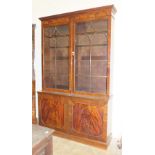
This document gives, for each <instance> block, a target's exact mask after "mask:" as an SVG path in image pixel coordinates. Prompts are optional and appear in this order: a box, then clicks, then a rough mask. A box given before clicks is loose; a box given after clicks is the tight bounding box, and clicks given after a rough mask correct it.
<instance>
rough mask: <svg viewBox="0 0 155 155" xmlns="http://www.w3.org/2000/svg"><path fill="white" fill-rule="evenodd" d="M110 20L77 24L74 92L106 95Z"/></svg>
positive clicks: (79, 22)
mask: <svg viewBox="0 0 155 155" xmlns="http://www.w3.org/2000/svg"><path fill="white" fill-rule="evenodd" d="M107 67H108V19H98V20H90V21H82V22H81V21H78V22H76V24H75V57H74V91H75V92H78V93H86V92H87V93H90V94H106V92H107V76H108V75H107Z"/></svg>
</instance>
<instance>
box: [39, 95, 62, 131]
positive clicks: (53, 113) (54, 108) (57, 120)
mask: <svg viewBox="0 0 155 155" xmlns="http://www.w3.org/2000/svg"><path fill="white" fill-rule="evenodd" d="M39 123H40V124H41V125H44V126H47V127H51V128H58V129H62V128H63V127H64V103H63V102H62V99H61V97H60V96H49V95H39Z"/></svg>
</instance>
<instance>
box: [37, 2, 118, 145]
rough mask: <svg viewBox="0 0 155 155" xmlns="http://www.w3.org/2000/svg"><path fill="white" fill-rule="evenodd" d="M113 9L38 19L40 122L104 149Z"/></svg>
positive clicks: (107, 128) (107, 137)
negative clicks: (39, 43) (40, 68)
mask: <svg viewBox="0 0 155 155" xmlns="http://www.w3.org/2000/svg"><path fill="white" fill-rule="evenodd" d="M115 12H116V9H115V8H114V6H113V5H110V6H104V7H99V8H93V9H88V10H82V11H76V12H71V13H65V14H60V15H54V16H49V17H43V18H40V20H41V23H42V91H40V92H38V102H39V106H38V107H39V124H40V125H43V126H46V127H50V128H54V129H55V130H56V132H55V135H58V136H61V137H64V138H69V139H72V140H76V141H79V142H82V143H86V144H90V145H93V146H98V147H101V148H107V146H108V144H109V142H110V137H111V93H110V80H111V74H110V67H111V66H110V65H111V63H112V62H111V58H110V56H111V40H112V21H113V14H114V13H115Z"/></svg>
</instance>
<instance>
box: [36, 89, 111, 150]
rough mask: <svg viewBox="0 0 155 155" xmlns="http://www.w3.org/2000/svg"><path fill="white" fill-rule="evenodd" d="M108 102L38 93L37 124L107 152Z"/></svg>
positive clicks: (102, 99)
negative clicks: (104, 149)
mask: <svg viewBox="0 0 155 155" xmlns="http://www.w3.org/2000/svg"><path fill="white" fill-rule="evenodd" d="M108 100H109V98H108V97H107V96H104V97H88V96H85V97H83V96H82V97H81V96H77V95H68V94H66V93H59V94H58V93H47V92H38V101H39V124H40V125H43V126H46V127H49V128H53V129H55V130H56V132H55V134H56V135H58V136H61V137H65V138H69V139H72V140H75V141H79V142H82V143H86V144H90V145H94V146H97V147H101V148H106V147H107V145H108V143H109V142H110V137H111V131H110V124H111V122H109V121H108V120H110V119H109V117H111V116H110V115H109V116H108V114H110V112H109V110H110V108H108V107H109V106H110V103H108Z"/></svg>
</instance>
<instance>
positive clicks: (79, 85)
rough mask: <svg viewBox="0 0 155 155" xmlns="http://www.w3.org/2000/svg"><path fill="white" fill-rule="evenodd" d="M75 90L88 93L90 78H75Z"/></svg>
mask: <svg viewBox="0 0 155 155" xmlns="http://www.w3.org/2000/svg"><path fill="white" fill-rule="evenodd" d="M75 83H76V90H78V91H90V77H89V76H75Z"/></svg>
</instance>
